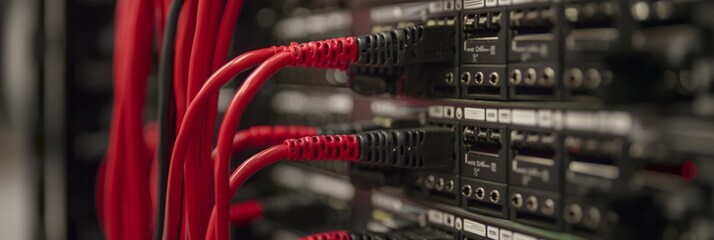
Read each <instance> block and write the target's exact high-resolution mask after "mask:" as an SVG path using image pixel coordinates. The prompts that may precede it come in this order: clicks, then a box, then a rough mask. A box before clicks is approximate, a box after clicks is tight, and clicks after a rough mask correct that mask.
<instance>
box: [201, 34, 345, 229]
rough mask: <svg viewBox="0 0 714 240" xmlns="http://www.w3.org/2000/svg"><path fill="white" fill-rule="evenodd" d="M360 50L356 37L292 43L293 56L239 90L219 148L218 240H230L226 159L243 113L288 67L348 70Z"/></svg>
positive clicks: (278, 59) (268, 65)
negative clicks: (265, 84)
mask: <svg viewBox="0 0 714 240" xmlns="http://www.w3.org/2000/svg"><path fill="white" fill-rule="evenodd" d="M357 50H358V49H357V42H356V40H355V39H354V38H335V39H328V40H324V41H315V42H309V43H303V44H297V43H292V44H291V45H290V46H289V47H287V49H286V51H289V53H288V52H285V53H280V54H277V55H276V56H273V57H272V58H271V59H269V60H268V61H266V62H265V63H263V64H262V65H261V66H260V67H258V68H257V69H256V70H255V71H254V72H253V73H252V74H251V75H250V76H249V77H248V79H247V80H246V81H245V82H244V83H243V85H242V86H241V87H240V88H239V89H238V91H237V92H236V94H235V96H234V98H233V100H232V101H231V103H230V105H229V106H228V108H227V110H226V114H225V116H224V118H223V121H222V122H221V127H220V129H219V134H218V142H217V147H216V149H217V160H218V161H217V164H216V166H215V172H214V184H215V189H216V190H215V191H214V194H215V201H216V206H215V212H216V215H215V218H216V219H215V220H214V219H213V218H214V217H211V221H212V222H215V223H218V224H215V228H216V229H215V231H216V232H215V233H214V234H215V237H216V238H217V239H221V240H222V239H228V220H229V219H228V205H229V202H230V196H229V195H228V194H227V193H228V191H227V188H228V187H229V186H226V185H228V183H227V182H226V178H227V175H228V171H227V168H228V167H227V166H224V164H225V163H226V162H227V161H228V160H225V159H228V158H229V157H230V149H229V146H228V145H229V144H230V139H229V136H230V135H231V133H232V129H235V128H236V127H237V126H238V123H239V122H240V118H241V116H242V113H243V110H244V109H245V107H246V106H247V105H248V102H249V101H250V99H252V98H253V96H254V95H255V94H256V93H257V91H258V89H259V88H260V86H261V85H262V84H263V82H264V81H265V79H267V78H268V77H269V76H271V75H272V74H273V73H275V72H277V71H278V70H280V69H281V68H283V67H285V66H288V65H293V66H308V67H326V68H339V69H346V68H347V66H348V65H349V64H350V63H353V62H354V61H356V60H357ZM219 165H220V166H219ZM209 225H210V223H209ZM209 228H210V227H209ZM209 232H210V231H209ZM206 237H207V239H211V238H212V236H211V235H210V234H209V235H206Z"/></svg>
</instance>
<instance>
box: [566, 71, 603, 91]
mask: <svg viewBox="0 0 714 240" xmlns="http://www.w3.org/2000/svg"><path fill="white" fill-rule="evenodd" d="M612 78H613V75H612V72H610V71H608V70H603V71H600V70H598V69H595V68H589V69H587V70H585V71H583V70H581V69H580V68H571V69H568V70H566V71H565V73H563V79H565V81H564V83H563V84H564V85H565V87H567V88H570V89H575V88H587V89H597V88H599V87H601V86H607V85H609V84H610V83H611V82H612Z"/></svg>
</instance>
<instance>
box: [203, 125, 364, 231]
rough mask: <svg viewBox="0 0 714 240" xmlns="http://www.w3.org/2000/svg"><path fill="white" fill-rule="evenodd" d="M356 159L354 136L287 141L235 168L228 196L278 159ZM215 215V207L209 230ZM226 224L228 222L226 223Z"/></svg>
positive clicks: (216, 214) (216, 208) (213, 224)
mask: <svg viewBox="0 0 714 240" xmlns="http://www.w3.org/2000/svg"><path fill="white" fill-rule="evenodd" d="M219 138H220V134H219ZM219 153H220V151H219ZM219 156H220V155H219ZM359 157H360V156H359V142H358V140H357V137H355V136H354V135H332V136H311V137H302V138H297V139H288V140H285V142H284V143H283V144H281V145H277V146H274V147H271V148H268V149H266V150H263V151H262V152H259V153H257V154H255V155H253V156H252V157H251V158H249V159H248V160H246V161H245V162H243V163H242V164H241V165H240V166H238V168H236V170H235V171H234V172H233V174H232V175H231V177H230V193H231V194H230V196H233V195H234V194H235V193H236V192H237V191H238V188H240V186H241V185H242V184H243V183H244V182H245V181H246V180H247V179H248V178H250V177H251V176H253V174H255V173H256V172H258V171H259V170H260V169H262V168H264V167H266V166H268V165H271V164H273V163H276V162H278V161H280V160H282V159H290V160H338V161H356V160H358V159H359ZM219 159H220V158H219ZM218 213H219V212H218V207H217V206H216V207H215V208H213V211H212V212H211V220H210V222H209V229H213V228H214V226H215V227H217V226H218V224H216V223H217V222H218V220H219V219H218ZM227 222H228V220H226V223H227ZM217 236H218V235H216V232H213V231H209V232H208V234H207V235H206V239H216V238H214V237H217ZM217 239H220V238H217Z"/></svg>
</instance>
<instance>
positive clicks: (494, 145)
mask: <svg viewBox="0 0 714 240" xmlns="http://www.w3.org/2000/svg"><path fill="white" fill-rule="evenodd" d="M501 134H502V133H501V130H500V129H493V128H483V127H464V131H463V138H464V145H466V150H468V151H470V152H475V153H477V154H481V155H486V156H491V157H498V155H499V152H500V151H501V148H502V143H501Z"/></svg>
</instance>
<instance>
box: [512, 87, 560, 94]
mask: <svg viewBox="0 0 714 240" xmlns="http://www.w3.org/2000/svg"><path fill="white" fill-rule="evenodd" d="M513 90H514V95H538V96H555V88H550V87H522V86H517V87H513Z"/></svg>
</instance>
